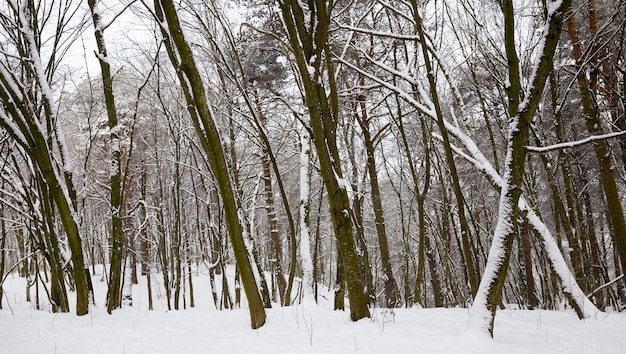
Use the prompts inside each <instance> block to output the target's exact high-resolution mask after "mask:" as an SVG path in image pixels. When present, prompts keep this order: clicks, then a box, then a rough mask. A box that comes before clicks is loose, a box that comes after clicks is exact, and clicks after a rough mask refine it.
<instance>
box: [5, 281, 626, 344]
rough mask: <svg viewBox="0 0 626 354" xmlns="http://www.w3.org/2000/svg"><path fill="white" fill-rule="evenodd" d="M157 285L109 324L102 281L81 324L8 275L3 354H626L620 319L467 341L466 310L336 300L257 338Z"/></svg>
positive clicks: (200, 298)
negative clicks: (185, 305) (151, 299)
mask: <svg viewBox="0 0 626 354" xmlns="http://www.w3.org/2000/svg"><path fill="white" fill-rule="evenodd" d="M156 278H157V276H156V275H155V276H154V278H153V281H154V283H155V284H154V290H155V310H154V311H148V310H147V291H146V287H145V283H144V282H140V284H139V285H137V286H134V287H133V298H134V301H135V304H134V306H133V307H126V308H123V309H121V310H118V311H116V312H114V314H113V315H108V314H107V313H106V308H105V304H104V297H105V294H106V284H105V282H103V281H101V277H100V276H95V277H94V278H93V280H94V283H95V284H94V285H95V287H96V306H93V307H92V309H91V311H90V313H89V315H87V316H82V317H77V316H75V315H74V314H71V313H69V314H52V313H49V312H48V311H47V310H46V309H44V310H42V311H37V310H35V309H34V305H32V304H31V303H28V302H26V301H25V282H24V280H23V279H20V278H17V277H14V276H10V277H9V279H8V280H7V282H5V284H4V289H5V291H6V294H5V298H4V302H3V305H4V309H3V310H1V311H0V353H3V354H13V353H120V354H122V353H123V354H129V353H229V354H231V353H233V354H238V353H342V354H343V353H626V314H621V313H608V314H600V315H599V316H597V318H594V319H588V320H585V321H580V320H578V319H577V317H576V316H575V314H574V312H573V311H542V310H535V311H526V310H508V309H507V310H503V311H499V312H498V315H497V317H496V324H495V338H494V339H493V340H492V339H489V338H486V337H481V336H476V335H470V334H467V333H464V330H465V326H466V321H467V317H468V310H467V309H417V308H413V309H396V310H393V312H392V311H390V310H385V309H374V310H373V311H372V314H373V316H372V319H369V320H368V319H365V320H361V321H359V322H352V321H350V319H349V315H348V312H340V311H332V304H331V302H330V301H329V300H330V299H328V300H325V301H322V302H321V303H320V304H319V305H315V304H312V303H305V304H303V305H298V306H292V307H284V308H281V307H278V306H276V305H275V306H274V308H272V309H269V310H268V317H267V323H266V324H265V326H263V327H262V328H260V329H258V330H252V329H250V323H249V322H250V320H249V317H248V311H247V309H239V310H224V311H217V310H215V308H214V306H213V304H212V301H211V292H210V288H209V283H208V276H206V275H201V276H200V277H198V278H194V280H195V283H194V288H195V298H196V307H195V308H193V309H187V310H180V311H167V310H166V307H167V306H166V301H165V299H164V298H163V296H162V291H161V290H159V289H157V284H158V282H157V280H159V279H156ZM142 280H145V279H142ZM31 294H33V295H34V287H33V288H31ZM72 301H73V300H72ZM187 301H188V300H187ZM44 303H45V300H43V299H42V304H44ZM44 307H47V305H45V304H44Z"/></svg>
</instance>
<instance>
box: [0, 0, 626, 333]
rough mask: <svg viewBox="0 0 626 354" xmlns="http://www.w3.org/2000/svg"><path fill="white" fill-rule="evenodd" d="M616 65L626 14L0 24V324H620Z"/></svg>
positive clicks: (15, 6) (427, 11) (154, 16)
mask: <svg viewBox="0 0 626 354" xmlns="http://www.w3.org/2000/svg"><path fill="white" fill-rule="evenodd" d="M625 42H626V3H625V2H624V1H622V0H585V1H583V0H559V1H549V0H521V1H513V0H489V1H476V0H459V1H449V0H306V1H304V0H270V1H265V0H215V1H189V0H177V1H173V0H154V1H146V0H119V1H113V2H104V1H99V0H87V1H79V0H49V1H42V0H0V102H1V105H0V127H1V128H0V313H1V312H6V311H7V303H8V302H10V298H9V297H8V296H7V295H6V293H4V294H3V292H4V290H3V285H4V284H5V281H8V279H11V278H14V277H18V278H23V279H25V284H26V289H25V291H26V294H27V295H26V296H27V297H28V301H29V302H31V303H32V304H33V306H34V307H35V308H36V309H38V310H44V311H49V312H53V313H63V312H75V314H76V315H78V316H83V315H88V314H89V313H90V311H93V307H94V306H95V305H94V304H95V303H99V304H101V306H103V307H104V308H106V311H107V312H108V313H109V314H113V316H115V314H116V310H118V309H124V308H128V307H132V306H134V303H135V302H134V299H133V292H132V289H133V287H134V286H136V284H138V282H139V281H144V282H146V284H147V292H148V293H147V299H148V302H149V305H148V306H149V309H150V310H152V308H153V301H157V298H160V299H163V301H165V302H166V304H167V308H168V309H169V310H174V311H175V310H186V309H189V308H193V307H194V306H195V303H196V302H197V301H198V299H199V297H202V298H207V299H209V301H210V302H212V304H213V305H214V306H215V308H216V309H218V310H227V309H236V308H245V309H247V310H248V312H247V313H248V314H249V319H248V321H249V324H250V326H251V327H252V329H259V328H261V327H262V326H263V325H264V324H265V323H266V318H267V314H266V312H267V310H268V309H269V308H272V307H281V306H293V305H297V304H300V303H302V302H309V303H315V302H317V301H320V298H321V297H327V296H332V298H331V299H330V302H331V303H332V307H333V308H334V309H335V310H344V311H346V315H347V316H349V318H350V319H351V320H352V321H358V320H360V319H363V318H370V317H372V316H373V315H374V309H377V308H384V309H391V310H393V309H399V308H435V307H443V308H466V309H468V310H467V311H468V317H467V326H468V328H469V329H472V330H475V331H478V332H481V333H485V334H487V335H491V336H493V335H494V321H495V318H496V312H497V311H500V310H501V309H505V308H506V307H507V306H510V304H515V305H516V306H517V307H518V308H520V309H530V310H532V309H541V310H563V309H566V310H568V311H571V312H572V313H573V314H575V316H577V317H578V318H579V319H581V320H582V319H586V318H592V317H594V316H597V314H598V313H602V312H621V311H622V310H623V309H624V308H626V288H625V286H626V283H625V280H624V275H623V271H624V270H626V222H625V219H624V206H626V169H625V168H626V117H625V115H624V111H625V107H626V43H625ZM227 275H228V276H227ZM198 279H202V281H204V280H207V281H208V282H209V283H210V285H211V286H210V289H211V291H210V292H207V291H205V290H202V291H199V290H197V289H196V288H195V287H194V285H195V284H196V283H197V282H198ZM97 282H104V284H105V286H106V289H107V290H106V299H104V298H102V299H100V298H98V295H97V294H95V293H94V291H93V289H94V283H97ZM21 291H23V290H21ZM328 294H330V295H328ZM44 303H45V304H48V305H44Z"/></svg>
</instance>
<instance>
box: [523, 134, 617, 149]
mask: <svg viewBox="0 0 626 354" xmlns="http://www.w3.org/2000/svg"><path fill="white" fill-rule="evenodd" d="M622 135H626V131H621V132H614V133H608V134H601V135H591V136H589V137H587V138H584V139H581V140H576V141H569V142H565V143H559V144H554V145H549V146H526V150H528V151H529V152H538V153H544V152H548V151H554V150H562V149H567V148H573V147H576V146H581V145H585V144H588V143H591V142H594V141H600V140H606V139H611V138H616V137H619V136H622Z"/></svg>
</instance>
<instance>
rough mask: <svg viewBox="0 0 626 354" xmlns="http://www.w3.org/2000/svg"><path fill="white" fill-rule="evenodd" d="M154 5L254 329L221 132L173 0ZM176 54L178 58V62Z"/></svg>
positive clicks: (249, 276)
mask: <svg viewBox="0 0 626 354" xmlns="http://www.w3.org/2000/svg"><path fill="white" fill-rule="evenodd" d="M155 8H156V13H157V17H158V18H159V20H160V21H162V22H165V21H167V26H168V28H169V31H166V30H165V29H162V31H161V34H162V35H163V37H164V40H165V42H166V48H167V50H168V55H169V57H170V60H171V61H172V65H173V66H174V67H176V68H180V69H179V70H177V75H178V78H179V84H180V85H181V87H182V88H183V93H184V95H185V99H186V102H187V107H188V109H189V113H190V116H191V119H192V123H193V125H194V128H195V130H196V133H197V134H198V137H199V139H200V142H201V146H202V148H203V149H204V152H205V153H206V155H207V159H208V161H209V165H210V167H211V171H212V172H213V175H214V177H215V179H216V181H217V186H218V189H219V191H220V195H221V197H222V202H223V203H224V213H225V219H226V220H225V221H226V227H227V229H228V234H229V236H230V238H231V242H232V246H233V250H234V253H235V259H236V261H237V269H238V270H239V272H240V275H241V281H242V284H243V288H244V291H245V293H246V297H247V299H248V304H249V310H250V320H251V325H252V328H253V329H256V328H259V327H261V326H263V324H264V323H265V316H266V315H265V309H264V307H263V301H262V300H261V296H260V295H259V289H258V287H257V284H256V280H255V276H254V272H253V268H252V265H251V264H250V259H249V258H248V252H247V248H246V245H245V242H244V237H243V229H242V225H241V220H240V219H239V218H240V217H243V216H242V215H240V214H241V213H242V211H241V208H240V207H239V205H238V204H237V201H236V198H235V193H234V191H233V188H232V182H231V179H230V175H229V166H228V164H227V162H226V157H225V154H224V150H223V147H222V141H221V138H220V134H219V132H218V130H217V127H216V126H215V121H214V120H213V116H212V114H211V111H210V109H209V106H208V101H207V96H206V92H205V89H204V83H203V81H202V77H201V75H200V72H199V71H198V68H197V67H196V62H195V59H194V57H193V54H192V51H191V48H190V47H189V45H188V44H187V42H186V40H185V37H184V35H183V32H182V29H181V26H180V23H179V19H178V14H177V13H176V9H175V7H174V3H173V1H172V0H161V1H159V0H155ZM170 35H171V37H170ZM178 58H180V62H179V59H178Z"/></svg>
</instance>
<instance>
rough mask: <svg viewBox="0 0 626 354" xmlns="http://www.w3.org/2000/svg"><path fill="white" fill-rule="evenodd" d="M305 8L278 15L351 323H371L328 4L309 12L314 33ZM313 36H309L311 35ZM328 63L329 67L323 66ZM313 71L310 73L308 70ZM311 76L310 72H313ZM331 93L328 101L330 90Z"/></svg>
mask: <svg viewBox="0 0 626 354" xmlns="http://www.w3.org/2000/svg"><path fill="white" fill-rule="evenodd" d="M301 6H302V3H300V2H297V1H295V0H289V1H285V2H281V3H280V9H281V12H282V17H283V20H284V25H285V29H286V30H287V33H288V36H289V41H290V43H291V47H292V49H293V50H294V56H295V60H296V63H297V68H298V71H299V73H300V78H301V79H302V83H303V86H304V96H305V101H306V105H307V108H308V110H309V118H310V124H311V130H312V134H313V142H314V145H315V149H316V151H317V156H318V159H319V162H320V172H321V175H322V180H323V181H324V184H325V185H326V190H327V192H328V201H329V204H330V215H331V219H332V222H333V228H334V231H335V235H336V238H337V248H338V253H339V257H341V260H342V262H343V266H344V270H345V276H346V283H347V290H348V298H349V300H350V318H351V319H352V320H353V321H357V320H359V319H361V318H364V317H370V312H369V309H368V307H367V303H368V301H367V296H366V289H365V284H364V281H363V276H362V275H363V271H362V260H361V258H360V257H359V255H358V253H357V247H356V242H355V237H354V233H353V229H352V220H351V218H350V214H351V213H350V210H351V207H350V199H349V198H348V192H347V188H348V186H349V184H348V183H347V182H346V181H345V180H344V179H343V173H342V171H341V164H340V158H339V153H338V150H337V139H336V132H337V127H336V124H337V121H338V111H339V108H338V94H337V90H336V85H335V82H334V79H335V78H334V75H335V73H334V70H333V63H332V61H331V60H330V48H329V44H328V41H327V39H328V26H329V24H330V19H331V16H330V12H329V11H330V9H329V8H328V7H327V4H326V3H323V2H316V3H309V6H315V8H314V9H313V8H311V9H309V11H313V12H312V13H315V15H316V22H315V28H314V29H309V28H308V26H307V25H305V21H307V20H305V15H304V14H303V9H302V7H301ZM309 31H310V32H309ZM322 63H324V65H325V66H322ZM311 68H312V69H313V70H310V69H311ZM310 71H312V72H310ZM325 71H327V73H328V75H327V78H328V80H329V82H328V87H325V85H323V84H322V77H323V73H324V72H325ZM327 88H329V89H330V95H329V96H327V94H326V92H327V91H326V89H327Z"/></svg>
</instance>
